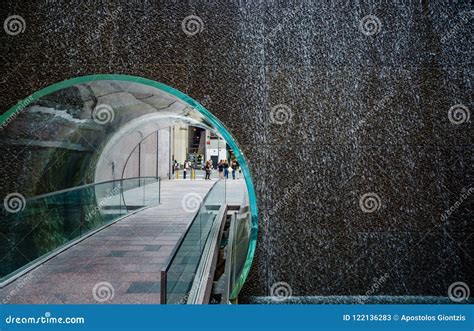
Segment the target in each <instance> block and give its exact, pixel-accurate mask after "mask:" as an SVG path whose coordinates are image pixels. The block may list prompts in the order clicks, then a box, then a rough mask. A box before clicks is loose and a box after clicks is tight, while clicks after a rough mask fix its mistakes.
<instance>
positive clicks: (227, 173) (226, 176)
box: [224, 160, 229, 179]
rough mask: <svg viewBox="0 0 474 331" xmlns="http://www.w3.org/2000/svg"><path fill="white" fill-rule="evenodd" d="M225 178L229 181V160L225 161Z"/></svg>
mask: <svg viewBox="0 0 474 331" xmlns="http://www.w3.org/2000/svg"><path fill="white" fill-rule="evenodd" d="M224 177H225V178H226V179H229V163H228V162H227V160H224Z"/></svg>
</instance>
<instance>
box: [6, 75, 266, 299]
mask: <svg viewBox="0 0 474 331" xmlns="http://www.w3.org/2000/svg"><path fill="white" fill-rule="evenodd" d="M94 81H117V82H128V83H131V84H140V85H144V86H148V87H151V88H155V89H158V90H160V91H163V92H165V93H168V94H170V95H171V96H173V97H175V98H177V99H178V100H180V101H181V102H183V103H184V104H186V105H188V106H189V107H190V108H191V109H194V110H196V111H197V112H198V113H199V114H201V115H202V116H203V117H204V118H205V119H206V121H208V122H209V123H210V124H211V126H212V127H213V128H215V129H216V130H217V132H218V133H219V134H220V135H221V136H222V137H223V138H224V140H226V142H227V143H228V144H229V146H230V147H231V149H232V150H233V151H234V154H235V157H236V158H237V160H238V162H239V164H240V166H241V169H242V172H243V174H244V178H245V183H246V186H247V191H248V197H249V206H250V213H251V229H250V238H249V239H250V242H249V248H248V252H247V258H246V261H245V265H244V268H243V271H242V273H241V275H240V278H239V280H238V281H237V283H236V286H235V288H234V290H233V293H232V297H235V296H236V295H237V294H238V292H239V291H240V289H241V288H242V286H243V284H244V282H245V280H246V278H247V276H248V274H249V271H250V267H251V264H252V260H253V257H254V254H255V247H256V240H257V232H258V209H257V199H256V194H255V188H254V185H253V181H252V178H251V173H250V169H249V167H248V163H247V160H246V158H245V156H244V154H243V153H242V151H241V150H240V148H239V146H238V143H237V141H236V140H235V139H234V138H233V137H232V135H231V133H230V132H229V130H228V129H227V128H226V127H225V125H224V124H223V123H222V122H220V121H219V120H218V119H217V118H216V117H215V116H214V115H213V114H212V113H211V112H210V111H209V110H207V109H206V108H205V107H204V106H203V105H201V104H200V103H199V102H197V101H196V100H194V99H193V98H191V97H190V96H188V95H186V94H184V93H183V92H181V91H179V90H176V89H174V88H172V87H170V86H168V85H166V84H163V83H160V82H157V81H154V80H150V79H147V78H143V77H138V76H131V75H122V74H95V75H88V76H81V77H76V78H72V79H69V80H65V81H62V82H59V83H56V84H53V85H50V86H47V87H45V88H43V89H41V90H39V91H36V92H35V93H33V94H32V95H30V96H28V97H27V98H25V99H24V100H22V101H20V102H18V103H17V104H16V105H15V106H13V107H11V108H10V109H9V110H8V111H7V112H6V113H4V114H3V115H1V117H0V125H1V127H2V129H3V127H4V126H5V125H7V124H8V123H9V122H11V121H13V120H14V119H15V117H16V116H17V115H18V113H20V112H21V111H22V110H24V109H25V108H27V107H28V105H30V104H31V103H33V102H35V101H36V100H38V99H40V98H42V97H44V96H47V95H49V94H52V93H54V92H57V91H60V90H62V89H66V88H70V87H73V86H77V85H80V84H86V83H91V82H94Z"/></svg>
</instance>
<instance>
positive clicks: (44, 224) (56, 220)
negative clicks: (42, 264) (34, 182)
mask: <svg viewBox="0 0 474 331" xmlns="http://www.w3.org/2000/svg"><path fill="white" fill-rule="evenodd" d="M159 202H160V178H159V177H136V178H127V179H121V180H113V181H108V182H101V183H94V184H89V185H84V186H78V187H74V188H70V189H66V190H62V191H58V192H53V193H48V194H45V195H41V196H37V197H33V198H30V199H26V200H25V201H24V203H23V204H22V206H21V207H22V210H21V211H19V212H16V213H15V212H12V211H11V210H10V212H9V211H8V210H7V209H5V208H6V207H5V206H2V207H1V209H0V236H1V238H0V283H2V282H4V281H5V280H8V279H10V278H12V277H14V276H15V275H17V274H19V273H20V272H21V271H24V270H25V269H27V268H29V267H30V266H32V265H33V264H35V263H36V262H38V261H39V260H40V259H42V258H44V257H46V256H47V255H49V254H51V253H53V252H55V251H58V250H59V249H61V248H62V247H64V246H66V245H68V244H69V243H70V242H71V241H72V240H75V239H78V238H81V237H83V236H85V235H87V234H89V233H91V232H92V231H94V230H97V229H99V228H100V227H102V226H104V225H106V224H108V223H110V222H113V221H115V220H117V219H119V218H120V217H122V216H124V215H127V214H129V213H131V212H133V211H136V210H138V209H140V208H144V207H147V206H152V205H155V204H158V203H159Z"/></svg>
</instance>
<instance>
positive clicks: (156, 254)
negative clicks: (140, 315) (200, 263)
mask: <svg viewBox="0 0 474 331" xmlns="http://www.w3.org/2000/svg"><path fill="white" fill-rule="evenodd" d="M242 182H243V181H242ZM214 183H215V181H203V180H199V181H184V180H180V181H163V182H162V183H161V185H162V188H161V192H162V194H161V204H160V205H158V206H155V207H151V208H148V209H146V210H144V211H141V212H139V213H137V214H134V215H131V216H129V217H127V218H125V219H123V220H121V221H118V222H117V223H115V224H113V225H111V226H109V227H107V228H105V229H103V230H102V231H100V232H98V233H96V234H95V235H93V236H91V237H89V238H87V239H85V240H83V241H81V242H80V243H78V244H77V245H75V246H74V247H71V248H69V249H68V250H66V251H64V252H63V253H61V254H59V255H57V256H56V257H54V258H52V259H51V260H49V261H47V262H46V263H44V264H43V265H42V266H40V267H38V268H36V269H34V270H32V271H31V272H29V273H28V274H26V275H24V276H23V277H21V278H19V279H17V280H16V281H14V282H13V283H11V284H9V285H8V286H6V287H5V288H3V289H1V290H0V302H1V303H37V304H38V303H98V302H105V303H159V301H160V293H159V292H160V270H161V268H162V267H163V266H164V264H165V263H166V261H167V259H168V257H169V255H170V254H171V251H172V250H173V247H174V246H175V244H176V242H177V241H178V239H179V238H180V236H181V234H182V233H183V232H184V230H185V229H186V227H187V225H188V224H189V222H190V221H191V220H192V217H193V215H194V213H189V212H186V211H185V210H184V209H183V207H182V203H181V202H182V198H183V196H184V195H185V194H186V193H190V192H192V193H197V194H199V195H200V196H201V197H204V196H205V195H206V193H207V192H208V191H209V189H210V188H211V187H212V185H213V184H214ZM112 294H113V295H112ZM105 299H107V300H105Z"/></svg>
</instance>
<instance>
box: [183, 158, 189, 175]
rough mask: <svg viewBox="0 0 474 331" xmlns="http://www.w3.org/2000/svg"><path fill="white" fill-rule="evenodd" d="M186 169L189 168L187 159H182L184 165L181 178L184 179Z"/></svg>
mask: <svg viewBox="0 0 474 331" xmlns="http://www.w3.org/2000/svg"><path fill="white" fill-rule="evenodd" d="M188 169H189V161H188V160H186V161H184V166H183V179H186V174H187V172H188Z"/></svg>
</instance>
